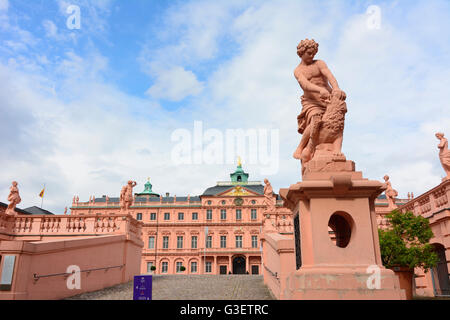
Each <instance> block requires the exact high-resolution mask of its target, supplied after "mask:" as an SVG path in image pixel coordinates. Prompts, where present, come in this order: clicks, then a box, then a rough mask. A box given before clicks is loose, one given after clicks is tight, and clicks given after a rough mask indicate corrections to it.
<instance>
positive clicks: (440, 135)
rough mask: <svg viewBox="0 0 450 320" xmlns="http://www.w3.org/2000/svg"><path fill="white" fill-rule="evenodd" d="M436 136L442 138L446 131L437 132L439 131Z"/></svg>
mask: <svg viewBox="0 0 450 320" xmlns="http://www.w3.org/2000/svg"><path fill="white" fill-rule="evenodd" d="M435 136H436V138H438V139H442V138H443V137H444V133H442V132H437V133H436V134H435Z"/></svg>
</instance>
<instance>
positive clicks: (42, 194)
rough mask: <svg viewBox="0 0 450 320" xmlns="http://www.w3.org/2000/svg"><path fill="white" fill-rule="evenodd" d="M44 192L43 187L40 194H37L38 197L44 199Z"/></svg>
mask: <svg viewBox="0 0 450 320" xmlns="http://www.w3.org/2000/svg"><path fill="white" fill-rule="evenodd" d="M44 191H45V187H44V189H42V191H41V192H39V197H41V198H44Z"/></svg>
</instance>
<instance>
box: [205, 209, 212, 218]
mask: <svg viewBox="0 0 450 320" xmlns="http://www.w3.org/2000/svg"><path fill="white" fill-rule="evenodd" d="M206 220H212V210H210V209H208V210H206Z"/></svg>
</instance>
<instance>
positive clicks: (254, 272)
mask: <svg viewBox="0 0 450 320" xmlns="http://www.w3.org/2000/svg"><path fill="white" fill-rule="evenodd" d="M252 274H259V266H252Z"/></svg>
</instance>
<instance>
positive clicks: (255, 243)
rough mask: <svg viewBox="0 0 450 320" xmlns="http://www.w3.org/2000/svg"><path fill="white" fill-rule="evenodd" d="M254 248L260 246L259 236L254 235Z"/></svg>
mask: <svg viewBox="0 0 450 320" xmlns="http://www.w3.org/2000/svg"><path fill="white" fill-rule="evenodd" d="M252 248H258V236H252Z"/></svg>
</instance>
